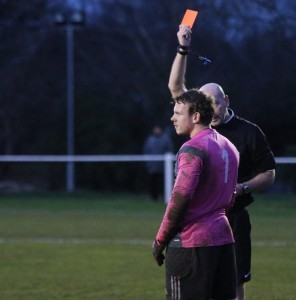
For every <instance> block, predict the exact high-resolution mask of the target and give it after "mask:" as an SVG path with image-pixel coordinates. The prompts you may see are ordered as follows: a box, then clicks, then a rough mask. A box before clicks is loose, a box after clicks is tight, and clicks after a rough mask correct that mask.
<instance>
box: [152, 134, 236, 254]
mask: <svg viewBox="0 0 296 300" xmlns="http://www.w3.org/2000/svg"><path fill="white" fill-rule="evenodd" d="M238 163H239V154H238V151H237V149H236V148H235V146H234V145H233V144H232V143H231V142H230V141H229V140H228V139H226V138H225V137H224V136H222V135H220V134H219V133H217V132H216V131H215V130H214V129H210V128H208V129H205V130H202V131H200V132H199V133H198V134H196V135H195V136H194V137H193V138H192V139H190V140H189V141H187V142H186V143H184V144H183V146H182V147H181V148H180V150H179V152H178V155H177V162H176V180H175V184H174V188H173V191H172V195H171V200H170V202H169V203H168V206H167V209H166V212H165V215H164V217H163V220H162V223H161V226H160V229H159V231H158V234H157V236H156V240H157V241H159V242H164V243H168V239H170V238H171V237H172V233H173V234H175V233H176V232H178V238H177V239H179V240H180V239H181V246H182V247H185V248H188V247H205V246H216V245H224V244H229V243H233V242H234V239H233V235H232V231H231V227H230V225H229V222H228V219H227V217H226V214H225V212H226V210H227V209H228V208H229V207H231V205H232V203H233V200H234V193H235V186H236V182H237V170H238ZM180 199H183V201H185V203H186V205H185V209H184V210H182V212H180V213H179V212H178V211H177V210H178V209H179V207H180V206H179V205H178V201H180ZM184 199H185V200H184ZM176 214H177V215H178V214H179V216H178V224H177V228H176V224H173V222H175V220H174V218H173V217H172V216H173V215H176ZM172 224H173V225H172ZM172 240H173V239H172Z"/></svg>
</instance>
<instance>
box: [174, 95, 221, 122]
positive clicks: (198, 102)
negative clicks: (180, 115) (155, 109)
mask: <svg viewBox="0 0 296 300" xmlns="http://www.w3.org/2000/svg"><path fill="white" fill-rule="evenodd" d="M175 102H177V103H183V104H186V103H188V104H189V114H190V115H193V114H194V113H195V112H199V114H200V121H201V123H202V124H203V125H209V124H210V123H211V121H212V118H213V116H214V103H215V101H214V98H213V97H212V96H210V95H207V94H205V93H204V92H202V91H199V90H197V89H191V90H188V91H186V92H184V93H182V94H181V95H179V96H178V97H176V98H175Z"/></svg>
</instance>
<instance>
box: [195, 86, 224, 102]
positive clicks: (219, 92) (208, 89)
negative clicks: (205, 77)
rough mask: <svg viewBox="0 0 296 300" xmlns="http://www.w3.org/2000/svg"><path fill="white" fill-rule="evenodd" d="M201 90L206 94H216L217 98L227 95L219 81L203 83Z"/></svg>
mask: <svg viewBox="0 0 296 300" xmlns="http://www.w3.org/2000/svg"><path fill="white" fill-rule="evenodd" d="M199 90H200V91H202V92H204V93H206V94H209V95H211V96H214V98H215V99H220V98H224V97H225V93H224V91H223V89H222V87H221V86H220V85H219V84H217V83H207V84H205V85H203V86H202V87H201V88H200V89H199Z"/></svg>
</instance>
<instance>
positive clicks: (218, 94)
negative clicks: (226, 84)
mask: <svg viewBox="0 0 296 300" xmlns="http://www.w3.org/2000/svg"><path fill="white" fill-rule="evenodd" d="M199 90H200V91H202V92H204V93H205V94H208V95H211V96H213V97H214V98H215V107H214V117H213V119H212V122H211V125H212V126H219V125H221V124H223V123H224V122H225V121H226V120H227V119H228V118H229V112H228V109H227V108H228V106H229V99H228V96H227V95H225V93H224V91H223V89H222V87H221V86H220V85H219V84H217V83H207V84H205V85H203V86H202V87H201V88H200V89H199Z"/></svg>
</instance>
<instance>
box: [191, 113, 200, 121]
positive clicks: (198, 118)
mask: <svg viewBox="0 0 296 300" xmlns="http://www.w3.org/2000/svg"><path fill="white" fill-rule="evenodd" d="M199 120H200V113H199V112H198V111H196V112H195V113H194V114H193V115H192V122H193V123H194V124H197V123H198V122H199Z"/></svg>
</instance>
